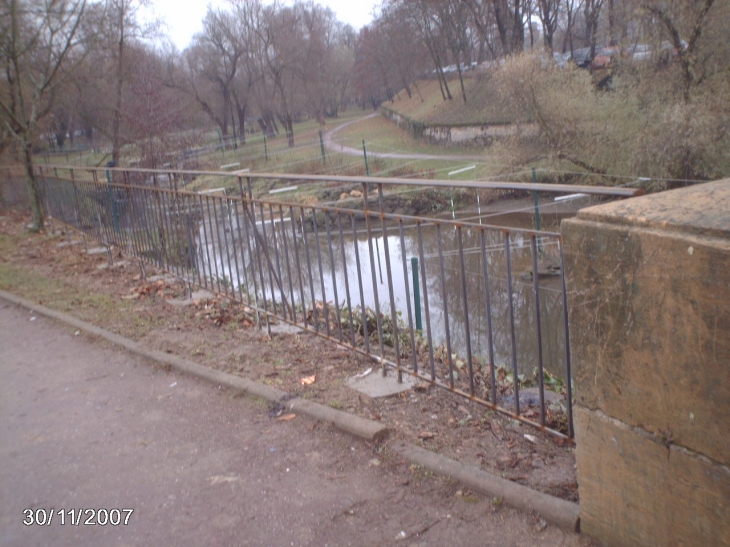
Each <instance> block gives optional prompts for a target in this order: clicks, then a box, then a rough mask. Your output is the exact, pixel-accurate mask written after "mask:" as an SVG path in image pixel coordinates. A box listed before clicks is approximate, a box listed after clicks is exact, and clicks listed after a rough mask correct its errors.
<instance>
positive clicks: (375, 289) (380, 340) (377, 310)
mask: <svg viewBox="0 0 730 547" xmlns="http://www.w3.org/2000/svg"><path fill="white" fill-rule="evenodd" d="M367 187H368V185H367V184H363V188H364V191H363V195H364V196H365V204H366V205H365V207H366V210H365V211H364V213H365V227H366V229H367V234H368V253H369V255H370V275H371V277H372V282H373V299H374V300H375V320H376V322H377V325H378V345H379V346H380V362H381V368H382V372H383V376H385V375H386V372H387V365H386V364H385V346H384V345H383V322H382V320H381V318H380V297H379V295H378V278H377V276H376V273H375V255H374V254H373V233H372V228H371V226H370V214H369V211H368V210H367V202H368V194H367ZM378 258H379V257H378ZM363 305H364V303H363Z"/></svg>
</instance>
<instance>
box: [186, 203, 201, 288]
mask: <svg viewBox="0 0 730 547" xmlns="http://www.w3.org/2000/svg"><path fill="white" fill-rule="evenodd" d="M181 199H182V201H183V203H184V204H185V232H186V234H187V238H188V260H189V261H190V281H189V283H188V285H189V286H190V292H191V296H192V285H193V283H195V277H196V274H197V278H198V285H202V283H200V268H199V266H198V253H197V250H196V248H197V247H196V240H195V237H193V226H192V222H193V220H194V218H195V217H194V216H193V214H194V211H195V208H194V207H192V206H191V201H192V199H191V198H190V196H188V195H184V196H181ZM196 225H197V222H196Z"/></svg>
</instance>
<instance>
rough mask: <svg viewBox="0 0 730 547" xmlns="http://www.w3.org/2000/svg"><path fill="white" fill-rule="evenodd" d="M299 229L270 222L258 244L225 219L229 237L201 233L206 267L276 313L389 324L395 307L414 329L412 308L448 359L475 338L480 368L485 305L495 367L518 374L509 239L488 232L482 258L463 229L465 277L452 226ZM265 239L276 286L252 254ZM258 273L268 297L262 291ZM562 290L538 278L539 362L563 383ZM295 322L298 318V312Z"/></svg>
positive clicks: (524, 272)
mask: <svg viewBox="0 0 730 547" xmlns="http://www.w3.org/2000/svg"><path fill="white" fill-rule="evenodd" d="M220 216H221V217H222V216H223V215H220ZM258 218H259V219H260V218H262V217H261V216H259V217H258ZM268 218H269V217H267V219H268ZM297 220H298V222H296V223H294V224H292V223H291V222H289V221H288V219H286V218H284V222H278V223H276V224H275V225H272V223H271V222H270V221H267V222H266V223H265V225H262V223H261V222H259V223H258V224H257V229H258V231H259V236H260V237H259V239H257V238H256V237H254V236H253V234H251V237H248V238H247V237H246V223H245V222H244V217H243V215H241V216H240V217H238V218H236V217H235V215H234V216H232V217H230V216H229V218H228V221H227V222H226V223H225V224H226V226H227V228H226V230H225V233H223V230H220V231H218V233H217V234H216V233H214V232H216V230H214V229H212V225H210V224H208V228H207V230H203V229H202V228H201V230H200V241H205V240H206V239H207V240H208V241H210V242H211V243H210V244H209V245H208V246H207V247H206V246H205V245H202V246H201V247H199V254H200V259H201V260H202V262H203V263H204V264H206V266H205V267H206V268H210V270H211V274H212V276H217V277H218V278H219V279H220V278H224V279H226V280H227V283H230V284H232V286H233V287H235V288H236V289H238V288H239V287H240V288H242V289H243V290H248V291H249V292H253V291H254V285H255V287H256V291H257V294H258V296H259V298H260V299H263V297H264V296H265V297H266V300H267V304H268V306H269V307H271V305H272V299H273V300H276V301H277V302H278V303H279V310H281V302H282V301H283V300H286V301H287V302H291V301H292V300H293V302H294V304H295V307H296V306H299V305H301V304H302V303H304V306H302V307H300V309H302V308H307V309H311V307H312V301H313V300H314V301H326V302H328V304H329V305H330V306H333V305H334V304H335V303H337V304H338V306H339V307H348V306H351V307H352V308H357V307H361V306H363V305H364V306H366V307H368V308H371V309H376V307H377V308H379V309H380V311H381V312H382V313H384V314H386V315H388V316H390V314H391V310H392V309H393V308H394V309H395V310H396V313H397V314H398V316H399V318H400V320H401V321H402V322H403V323H404V324H405V325H406V327H408V328H410V327H411V326H413V328H415V324H416V319H415V315H416V308H417V307H420V310H421V317H422V328H423V331H424V334H426V333H427V332H428V320H430V329H431V336H432V339H433V341H434V345H435V346H438V345H441V344H446V343H447V341H448V342H450V344H451V351H452V353H455V354H458V355H459V356H466V354H467V339H469V340H470V341H471V351H472V355H473V357H474V358H476V359H478V360H479V361H480V362H488V360H489V359H488V357H489V328H488V326H489V314H488V313H487V306H488V304H489V306H490V307H491V323H492V334H493V337H492V343H493V351H494V360H495V362H496V363H497V364H498V365H504V366H507V367H508V368H509V369H511V368H512V359H513V353H512V352H513V339H512V328H511V325H512V323H511V320H510V318H511V314H510V306H509V289H508V282H507V277H508V276H507V272H508V271H507V258H506V257H507V251H506V249H505V235H504V231H503V230H500V229H489V230H485V231H484V247H485V251H486V252H485V253H484V254H483V253H482V241H481V230H479V229H477V228H474V227H464V228H463V229H462V230H461V247H462V249H463V272H464V275H463V276H462V253H460V252H459V232H458V231H457V230H456V228H455V227H453V226H452V225H448V224H443V225H441V226H437V225H434V224H429V225H424V226H422V228H421V231H420V236H419V231H418V230H417V229H416V227H415V226H414V225H408V224H404V226H403V233H402V238H401V231H400V226H399V225H397V224H391V225H389V226H387V227H386V231H385V232H383V229H382V224H381V223H380V221H379V220H376V221H373V222H372V223H371V226H370V232H369V234H368V230H367V227H366V225H365V223H357V224H356V225H355V226H353V225H352V223H351V221H350V218H349V217H343V218H342V219H341V222H342V232H340V222H338V220H337V219H334V220H333V219H330V220H328V222H327V226H326V227H325V226H322V225H321V223H320V225H319V226H317V227H316V229H315V226H314V224H313V223H312V222H311V221H310V222H307V221H306V220H305V221H304V225H305V226H306V227H307V228H306V230H305V231H304V232H302V222H301V219H297ZM559 220H560V218H559V217H557V216H556V215H552V216H549V217H543V219H542V221H543V222H542V229H543V230H557V228H558V224H559ZM476 222H477V223H478V221H476ZM489 222H490V225H495V223H499V225H501V226H510V227H521V228H533V222H534V221H533V217H532V216H531V215H525V214H511V215H502V216H499V217H491V218H489ZM327 228H329V234H328V230H327ZM204 231H205V232H206V233H204ZM264 232H265V233H264ZM264 236H265V237H264ZM510 237H511V243H510V254H511V268H512V285H513V286H512V305H513V311H512V314H513V316H514V327H515V328H514V348H515V352H516V356H517V365H518V369H519V371H520V372H521V373H523V374H527V375H528V376H529V375H531V374H532V373H533V371H534V369H535V367H537V364H538V343H537V329H536V325H537V317H536V306H535V294H534V290H533V282H532V279H531V275H530V273H529V272H530V271H531V269H532V262H531V261H532V255H531V249H530V239H529V237H525V236H523V235H522V234H521V233H520V232H512V233H511V235H510ZM264 240H265V241H266V247H267V249H268V251H269V253H268V254H269V259H270V261H271V265H272V266H273V268H274V270H275V271H276V272H277V273H276V275H275V276H273V277H272V276H271V275H270V273H269V269H268V268H267V261H266V258H265V256H264V255H263V254H262V253H259V255H258V257H260V258H261V265H262V266H263V268H261V269H260V265H259V260H258V257H257V255H256V250H257V249H262V248H263V247H262V245H261V243H262V241H264ZM249 245H251V250H252V251H253V253H254V254H253V260H251V259H250V258H249V257H251V256H252V255H251V253H250V251H249V249H248V246H249ZM559 254H560V252H559V247H558V243H557V240H556V239H553V238H548V237H545V238H542V239H541V241H540V250H539V256H540V258H541V260H542V261H546V262H555V263H559ZM413 257H416V258H418V263H419V269H420V267H421V266H424V267H425V280H426V282H425V286H424V284H423V277H422V272H421V271H418V272H417V273H418V275H417V278H418V283H419V289H420V299H419V302H418V304H420V306H416V301H415V300H414V283H413V281H414V280H413V271H412V261H411V259H412V258H413ZM404 259H405V264H404ZM485 262H486V276H485ZM262 274H263V287H265V290H262V288H261V287H262V283H261V278H262ZM277 278H278V280H277ZM464 281H465V284H464ZM390 287H392V293H391V290H390ZM464 288H465V290H464ZM561 291H562V282H561V280H560V277H546V278H540V279H539V299H540V300H539V302H540V325H541V330H542V350H543V363H544V366H545V368H546V369H547V370H549V371H550V372H552V373H554V374H557V375H559V376H564V374H565V334H564V323H563V321H564V315H563V297H562V292H561ZM282 293H283V294H282ZM464 294H466V299H465V298H464ZM426 300H428V314H427V309H426V308H427V306H426ZM409 307H410V310H409ZM333 309H334V308H333ZM447 312H448V313H447ZM427 315H428V317H427ZM297 319H298V320H301V319H302V313H301V312H300V313H299V314H298V316H297ZM447 333H448V336H447Z"/></svg>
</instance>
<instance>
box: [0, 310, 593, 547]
mask: <svg viewBox="0 0 730 547" xmlns="http://www.w3.org/2000/svg"><path fill="white" fill-rule="evenodd" d="M267 410H268V409H267V407H266V405H265V404H263V403H260V402H257V401H255V400H252V399H248V398H245V397H237V396H234V395H233V394H232V393H230V392H227V391H225V390H223V389H219V388H218V387H217V386H213V385H210V384H207V383H204V382H201V381H198V380H195V379H192V378H189V377H186V376H182V375H179V374H177V373H172V372H166V371H164V370H161V369H160V368H158V367H155V366H154V365H153V364H151V363H148V362H145V361H144V360H142V359H140V358H137V357H134V356H130V355H129V354H127V353H125V352H123V351H121V350H119V349H116V348H114V347H112V346H110V345H108V344H106V343H104V342H100V341H96V340H93V339H91V338H88V337H86V336H85V335H83V334H82V335H78V336H77V335H75V333H74V332H73V331H72V330H70V329H68V328H67V327H65V326H62V325H59V324H56V323H54V322H52V321H50V320H47V319H44V318H42V317H37V318H36V317H35V316H34V315H33V314H32V313H30V312H29V311H28V310H25V309H22V308H18V307H15V306H11V305H9V304H7V303H5V302H4V301H2V300H0V545H1V546H23V547H26V546H35V545H38V546H40V545H44V546H46V545H52V546H62V545H69V546H71V545H73V546H77V545H95V546H106V545H110V546H132V545H138V546H147V545H176V546H177V545H195V546H200V545H260V546H290V545H297V546H299V545H309V546H325V545H331V546H344V545H362V546H372V545H383V546H385V545H394V544H397V545H409V546H426V545H433V546H440V545H459V546H469V545H474V546H477V545H479V546H485V545H499V546H518V545H520V546H521V545H524V546H532V545H550V546H553V545H555V546H557V545H573V546H575V545H581V544H582V543H581V542H582V540H581V539H580V538H579V537H578V536H575V535H573V534H567V535H566V534H565V533H563V532H562V531H560V530H558V529H556V528H553V527H547V528H546V529H544V530H541V529H542V528H543V527H542V526H540V525H539V524H538V525H537V526H536V519H535V517H533V516H531V515H526V514H523V513H520V512H517V511H514V510H512V509H509V508H504V507H503V508H500V509H499V510H496V511H495V510H494V508H493V507H492V504H490V503H489V502H488V501H479V502H478V503H474V501H473V500H467V499H465V498H462V497H458V496H455V495H454V493H455V490H456V489H457V488H458V485H455V484H454V483H450V482H449V481H446V480H443V479H433V478H430V479H429V478H425V479H424V477H423V476H421V477H419V475H418V474H412V473H410V472H409V471H407V469H406V468H405V467H404V466H395V467H389V466H388V465H387V459H386V460H384V462H383V463H381V464H380V465H377V464H376V463H375V462H373V461H372V460H373V458H375V457H377V454H375V453H373V452H372V451H371V449H370V448H369V447H368V446H367V445H366V444H365V443H362V442H359V441H356V440H353V439H352V438H351V437H349V436H347V435H344V434H341V433H338V432H337V431H333V430H331V429H329V428H327V427H325V426H322V425H316V424H315V422H313V421H310V420H306V419H304V418H302V417H297V418H296V419H294V420H292V421H288V422H281V421H277V420H276V419H274V418H270V417H269V416H268V413H267ZM26 508H31V509H33V510H34V514H35V515H38V516H41V517H42V516H43V515H42V513H41V512H40V511H38V510H40V509H46V510H50V509H53V510H54V511H55V513H54V517H53V520H52V521H51V524H50V525H46V526H39V525H37V524H33V525H31V526H24V525H23V520H24V519H25V518H26V515H25V514H24V509H26ZM79 509H107V510H113V509H134V512H133V513H132V514H131V515H130V516H129V519H128V523H127V524H126V525H124V524H120V525H118V526H111V525H109V524H107V525H105V526H100V525H93V526H92V525H84V524H83V523H84V521H85V520H86V519H87V518H88V517H89V516H90V514H85V515H84V517H83V519H82V521H81V524H80V525H78V526H76V525H72V524H71V523H70V522H69V521H70V520H71V514H70V513H69V512H70V511H71V510H74V511H78V510H79ZM61 510H65V513H64V517H65V523H63V522H62V519H61V516H60V514H59V511H61ZM110 516H111V517H112V518H114V517H118V516H119V515H117V514H116V513H114V512H111V513H110ZM124 516H125V514H124V513H123V512H122V513H121V517H122V521H123V520H124ZM73 518H74V519H76V516H73ZM97 518H98V517H96V516H95V517H94V518H91V519H89V521H90V522H98V520H97ZM102 520H104V513H103V512H102ZM540 530H541V531H540ZM403 536H405V538H404V539H401V538H403Z"/></svg>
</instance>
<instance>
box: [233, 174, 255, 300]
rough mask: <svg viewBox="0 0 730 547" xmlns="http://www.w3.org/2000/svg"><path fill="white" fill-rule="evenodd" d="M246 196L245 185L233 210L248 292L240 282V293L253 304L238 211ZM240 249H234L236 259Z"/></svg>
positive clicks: (244, 282) (244, 281) (239, 178)
mask: <svg viewBox="0 0 730 547" xmlns="http://www.w3.org/2000/svg"><path fill="white" fill-rule="evenodd" d="M238 181H239V185H240V184H241V177H238ZM244 199H245V198H244V197H243V187H241V197H240V198H237V199H234V200H233V210H234V211H235V215H236V231H237V232H238V242H239V243H238V247H240V251H241V271H242V272H243V284H244V285H245V286H246V292H245V294H244V292H243V288H242V287H243V286H242V285H241V283H240V280H239V284H238V288H239V291H238V292H239V293H240V295H241V301H242V302H245V303H246V304H247V305H249V306H250V305H251V285H250V283H249V280H248V272H247V271H246V248H245V246H244V245H243V232H241V215H240V214H239V212H238V205H239V203H240V204H242V205H243V200H244ZM237 251H238V249H234V251H233V252H234V253H236V260H238V252H237Z"/></svg>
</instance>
